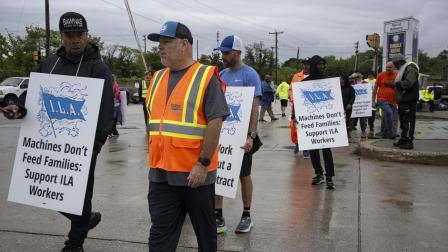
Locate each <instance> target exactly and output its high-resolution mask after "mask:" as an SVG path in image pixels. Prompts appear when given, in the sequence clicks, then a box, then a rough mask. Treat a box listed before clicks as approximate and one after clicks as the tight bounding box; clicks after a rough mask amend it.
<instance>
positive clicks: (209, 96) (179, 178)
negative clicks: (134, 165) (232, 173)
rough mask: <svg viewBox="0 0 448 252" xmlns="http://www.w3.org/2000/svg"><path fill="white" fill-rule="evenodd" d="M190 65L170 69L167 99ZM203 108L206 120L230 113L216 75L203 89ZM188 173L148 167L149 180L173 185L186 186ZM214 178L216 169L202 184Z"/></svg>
mask: <svg viewBox="0 0 448 252" xmlns="http://www.w3.org/2000/svg"><path fill="white" fill-rule="evenodd" d="M190 67H191V66H189V67H187V68H185V69H182V70H179V71H170V78H169V80H168V92H167V101H168V98H169V97H170V95H171V93H172V91H173V90H174V88H175V87H176V84H177V83H178V82H179V80H180V79H181V78H182V77H183V76H184V74H185V73H186V72H187V70H188V69H189V68H190ZM203 109H204V115H205V119H206V120H207V122H208V121H211V120H213V119H215V118H218V117H222V118H223V120H224V119H225V118H226V117H227V116H228V115H229V114H230V112H229V107H228V106H227V101H226V98H225V96H224V92H223V90H222V88H221V82H220V81H219V79H218V78H217V77H216V75H213V77H212V78H211V80H210V84H209V85H208V87H207V90H205V97H204V106H203ZM198 158H199V157H198ZM189 174H190V173H189V172H167V171H165V170H162V169H149V174H148V176H149V179H150V181H151V182H168V184H169V185H173V186H186V185H187V183H188V181H187V177H188V175H189ZM215 180H216V170H214V171H212V172H209V173H208V174H207V177H206V179H205V182H204V185H210V184H213V183H215Z"/></svg>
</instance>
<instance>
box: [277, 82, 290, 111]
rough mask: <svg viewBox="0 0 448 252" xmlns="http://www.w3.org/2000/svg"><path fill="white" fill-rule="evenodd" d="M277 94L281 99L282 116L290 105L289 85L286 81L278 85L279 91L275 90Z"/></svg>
mask: <svg viewBox="0 0 448 252" xmlns="http://www.w3.org/2000/svg"><path fill="white" fill-rule="evenodd" d="M275 94H276V95H278V97H279V99H280V105H281V108H282V116H283V117H285V116H286V114H285V110H286V107H287V106H288V101H289V85H288V83H286V82H282V83H281V84H280V85H278V87H277V91H276V92H275Z"/></svg>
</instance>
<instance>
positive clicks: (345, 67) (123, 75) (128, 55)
mask: <svg viewBox="0 0 448 252" xmlns="http://www.w3.org/2000/svg"><path fill="white" fill-rule="evenodd" d="M89 42H91V43H94V44H96V45H97V46H98V47H99V48H100V50H101V55H102V57H103V60H104V62H105V63H106V64H107V65H108V66H109V68H110V70H111V72H112V73H113V74H115V75H116V76H117V77H118V79H119V80H121V82H125V83H128V84H132V83H134V81H137V80H140V79H141V78H142V76H143V74H144V71H145V69H144V67H143V63H142V59H141V57H140V54H139V51H138V50H137V49H134V48H131V47H128V46H123V45H107V46H105V45H104V42H103V41H102V40H101V38H100V37H95V36H89ZM44 45H45V30H44V29H42V28H39V27H35V26H28V27H26V34H25V35H24V36H17V35H14V34H12V33H8V34H7V35H6V36H3V35H2V34H0V80H3V79H5V78H7V77H11V76H28V75H29V73H30V72H32V71H35V70H36V69H37V66H38V64H39V63H40V61H41V60H43V58H44V56H45V55H42V53H40V54H38V55H35V52H36V51H38V52H43V48H44ZM60 45H61V39H60V34H59V32H57V31H51V32H50V51H51V53H55V52H56V50H57V49H58V48H59V47H60ZM39 55H40V57H39ZM378 55H379V57H378V61H379V62H378V63H379V67H378V69H381V64H382V60H381V58H382V49H381V48H380V49H379V53H378ZM36 56H37V59H36ZM144 57H145V60H146V62H147V63H148V64H149V67H151V69H152V70H153V71H156V70H159V69H161V68H163V65H162V64H161V62H160V58H159V56H158V49H157V47H152V48H150V49H149V50H148V51H147V52H145V53H144ZM357 57H358V59H357V62H358V71H359V72H361V73H363V74H364V75H365V76H367V74H369V73H372V72H373V70H374V69H372V65H373V61H374V58H375V53H374V51H373V50H367V51H365V52H360V53H359V54H358V56H357ZM324 58H325V59H326V61H327V70H326V72H327V74H328V75H329V76H338V75H341V74H347V75H349V74H351V73H353V72H354V65H355V58H356V56H355V55H353V56H351V57H348V58H336V57H335V56H325V57H324ZM300 60H301V59H297V58H290V59H288V60H286V61H285V62H283V63H281V64H278V65H277V71H275V69H276V65H275V57H274V55H273V52H272V50H271V49H270V48H269V47H267V46H265V45H264V43H263V42H256V43H253V44H250V45H247V46H246V48H245V52H244V58H243V62H244V63H245V64H247V65H249V66H251V67H253V68H254V69H255V70H256V71H257V72H258V73H259V75H260V77H263V76H264V75H266V74H270V75H271V76H273V77H275V73H276V72H277V74H278V81H279V83H280V82H282V81H286V82H290V80H291V78H292V76H293V75H294V73H296V72H298V71H300V70H301V64H300ZM198 61H199V62H201V63H203V64H209V65H215V66H217V67H218V68H219V70H222V69H224V65H223V63H222V61H221V59H220V54H219V53H218V52H211V53H210V54H208V55H206V54H203V55H201V56H200V57H199V59H198ZM419 66H420V72H421V73H425V74H429V75H431V76H437V77H440V79H442V80H447V79H448V51H447V50H443V51H442V52H440V53H439V54H438V55H437V56H436V57H430V56H429V55H428V54H427V53H426V52H424V51H423V50H419ZM277 84H278V83H277Z"/></svg>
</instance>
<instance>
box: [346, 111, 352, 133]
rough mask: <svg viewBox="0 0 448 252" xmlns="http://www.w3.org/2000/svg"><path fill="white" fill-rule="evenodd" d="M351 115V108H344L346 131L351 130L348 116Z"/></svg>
mask: <svg viewBox="0 0 448 252" xmlns="http://www.w3.org/2000/svg"><path fill="white" fill-rule="evenodd" d="M351 116H352V110H351V109H346V110H345V126H346V127H347V133H350V131H351V130H352V128H351V126H350V121H351V120H350V117H351Z"/></svg>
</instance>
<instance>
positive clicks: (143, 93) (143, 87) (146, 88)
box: [142, 80, 148, 97]
mask: <svg viewBox="0 0 448 252" xmlns="http://www.w3.org/2000/svg"><path fill="white" fill-rule="evenodd" d="M147 92H148V86H147V85H146V81H145V80H142V97H146V93H147Z"/></svg>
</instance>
